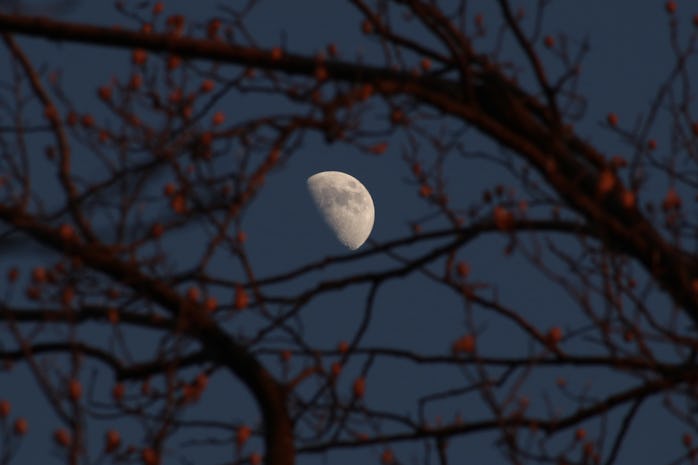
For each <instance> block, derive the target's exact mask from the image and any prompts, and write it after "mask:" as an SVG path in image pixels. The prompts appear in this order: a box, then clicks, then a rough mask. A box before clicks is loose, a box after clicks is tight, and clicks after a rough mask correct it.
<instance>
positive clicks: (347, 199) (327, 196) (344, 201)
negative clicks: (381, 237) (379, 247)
mask: <svg viewBox="0 0 698 465" xmlns="http://www.w3.org/2000/svg"><path fill="white" fill-rule="evenodd" d="M308 190H309V191H310V195H311V196H312V197H313V201H315V205H316V206H317V208H318V210H320V213H321V214H322V216H323V218H324V219H325V222H326V223H327V224H328V225H329V227H330V228H332V231H334V233H335V235H336V236H337V239H339V242H341V243H342V244H344V245H345V246H347V247H349V248H350V249H351V250H356V249H358V248H359V247H361V244H363V243H364V242H366V239H368V236H369V234H371V229H373V220H374V218H375V210H374V209H373V199H372V198H371V194H369V193H368V190H366V188H365V187H364V185H363V184H361V183H360V182H359V180H358V179H356V178H355V177H353V176H349V175H348V174H346V173H342V172H340V171H323V172H321V173H317V174H314V175H312V176H310V177H309V178H308Z"/></svg>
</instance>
